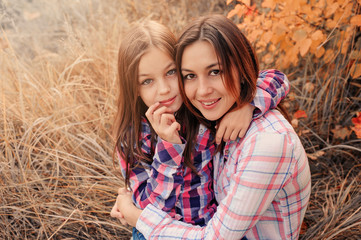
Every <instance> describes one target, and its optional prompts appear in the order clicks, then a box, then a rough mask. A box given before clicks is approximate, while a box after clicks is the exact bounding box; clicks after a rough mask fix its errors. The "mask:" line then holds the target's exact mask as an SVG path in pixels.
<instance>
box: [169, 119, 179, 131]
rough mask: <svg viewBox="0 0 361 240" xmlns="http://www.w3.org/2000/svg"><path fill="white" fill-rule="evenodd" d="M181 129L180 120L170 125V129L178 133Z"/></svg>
mask: <svg viewBox="0 0 361 240" xmlns="http://www.w3.org/2000/svg"><path fill="white" fill-rule="evenodd" d="M180 129H181V126H180V124H179V123H178V122H173V123H172V124H171V125H170V131H171V132H172V131H173V132H176V133H178V131H179V130H180Z"/></svg>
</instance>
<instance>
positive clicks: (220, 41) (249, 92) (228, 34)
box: [176, 15, 259, 151]
mask: <svg viewBox="0 0 361 240" xmlns="http://www.w3.org/2000/svg"><path fill="white" fill-rule="evenodd" d="M197 41H207V42H208V43H210V44H211V45H212V46H213V47H214V49H215V51H216V54H217V57H218V62H219V64H220V66H221V69H222V72H223V73H222V79H223V82H224V85H225V87H226V89H227V90H228V91H229V92H230V93H231V94H232V95H233V96H234V97H235V99H237V100H236V104H235V106H234V107H236V108H239V107H241V106H242V105H244V104H245V103H250V102H251V101H252V100H253V98H254V95H255V92H256V83H257V78H258V72H259V66H258V60H257V57H256V54H255V52H254V49H253V48H252V46H251V44H250V42H249V41H248V40H247V38H246V37H245V36H244V35H243V33H242V32H241V31H240V30H239V28H238V27H237V26H236V25H235V24H234V23H233V22H232V21H231V20H229V19H228V18H226V17H225V16H222V15H211V16H206V17H200V18H198V19H196V20H195V21H192V22H191V23H190V24H189V25H188V26H187V27H186V28H185V29H184V30H183V32H182V34H181V35H180V37H179V39H178V43H177V47H176V65H177V72H178V75H179V81H178V83H179V89H180V92H181V95H182V97H183V101H184V104H185V105H186V106H187V108H188V109H190V110H191V112H192V113H193V114H194V115H195V116H197V118H198V120H199V121H200V122H201V123H203V124H205V125H206V126H207V127H208V128H210V129H213V132H214V128H213V127H212V124H211V123H210V122H209V121H207V120H206V119H204V118H203V117H202V116H201V114H200V113H199V111H198V110H197V109H196V108H195V107H194V106H193V105H192V104H191V103H190V101H189V99H188V98H187V96H186V94H185V90H184V80H183V76H182V71H181V67H182V66H181V63H182V56H183V52H184V50H185V49H186V48H187V47H188V46H190V45H192V44H193V43H195V42H197ZM194 61H197V59H194ZM237 81H239V83H237ZM237 86H240V92H239V91H238V89H239V87H237ZM193 123H194V124H191V125H190V126H187V128H190V129H188V131H190V133H191V134H190V135H189V136H187V141H188V143H193V140H194V139H195V134H197V132H196V131H195V129H197V128H198V125H197V123H196V122H193ZM213 126H214V125H213ZM188 145H189V144H188ZM191 145H193V144H191ZM192 148H193V147H192V146H189V147H188V149H186V151H191V150H192Z"/></svg>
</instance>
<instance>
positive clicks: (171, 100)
mask: <svg viewBox="0 0 361 240" xmlns="http://www.w3.org/2000/svg"><path fill="white" fill-rule="evenodd" d="M176 97H177V96H175V97H172V98H169V99H167V100H164V101H160V102H159V103H160V104H162V105H164V106H166V107H169V106H170V105H172V104H173V103H174V101H175V99H176Z"/></svg>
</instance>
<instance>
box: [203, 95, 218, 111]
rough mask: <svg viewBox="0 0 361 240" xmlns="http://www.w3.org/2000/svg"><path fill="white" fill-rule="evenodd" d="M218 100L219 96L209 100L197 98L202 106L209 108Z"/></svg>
mask: <svg viewBox="0 0 361 240" xmlns="http://www.w3.org/2000/svg"><path fill="white" fill-rule="evenodd" d="M220 100H221V98H217V99H210V100H199V102H200V103H201V105H202V107H203V108H205V109H211V108H214V107H215V106H216V105H217V103H218V102H219V101H220Z"/></svg>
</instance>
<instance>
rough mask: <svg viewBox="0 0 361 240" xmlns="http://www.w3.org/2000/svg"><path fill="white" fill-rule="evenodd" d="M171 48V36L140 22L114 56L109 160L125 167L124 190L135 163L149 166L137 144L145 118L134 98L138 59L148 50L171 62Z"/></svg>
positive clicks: (156, 25)
mask: <svg viewBox="0 0 361 240" xmlns="http://www.w3.org/2000/svg"><path fill="white" fill-rule="evenodd" d="M175 44H176V38H175V36H174V35H173V33H172V32H171V31H170V30H169V29H168V28H167V27H165V26H164V25H162V24H160V23H157V22H155V21H143V22H140V23H137V24H136V25H133V26H131V29H130V30H129V31H128V32H127V33H126V34H125V36H124V37H123V39H122V41H121V44H120V47H119V53H118V81H119V96H118V103H117V106H118V109H117V113H116V115H115V120H114V125H113V137H114V138H115V141H116V144H115V149H114V154H113V158H116V156H117V154H116V153H117V151H119V153H120V154H121V157H122V158H123V159H124V160H125V161H126V163H127V164H126V176H125V183H126V186H129V174H130V168H131V167H134V165H135V162H136V159H140V160H142V161H147V162H150V161H152V156H153V152H152V154H151V156H148V155H145V154H144V153H143V152H142V150H141V146H140V144H139V139H140V136H141V135H140V134H141V117H145V112H146V110H147V109H148V107H147V106H146V105H145V104H144V102H143V101H142V99H141V98H140V97H139V94H138V93H139V83H138V67H139V62H140V59H141V57H142V56H143V55H144V54H145V53H146V52H147V51H148V50H149V49H150V48H151V47H156V48H158V49H160V50H162V51H164V52H166V53H167V54H169V56H170V57H171V58H172V59H174V56H175V49H174V48H175ZM155 60H156V59H155ZM154 138H155V133H154V132H153V131H152V139H151V142H153V139H154Z"/></svg>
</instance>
